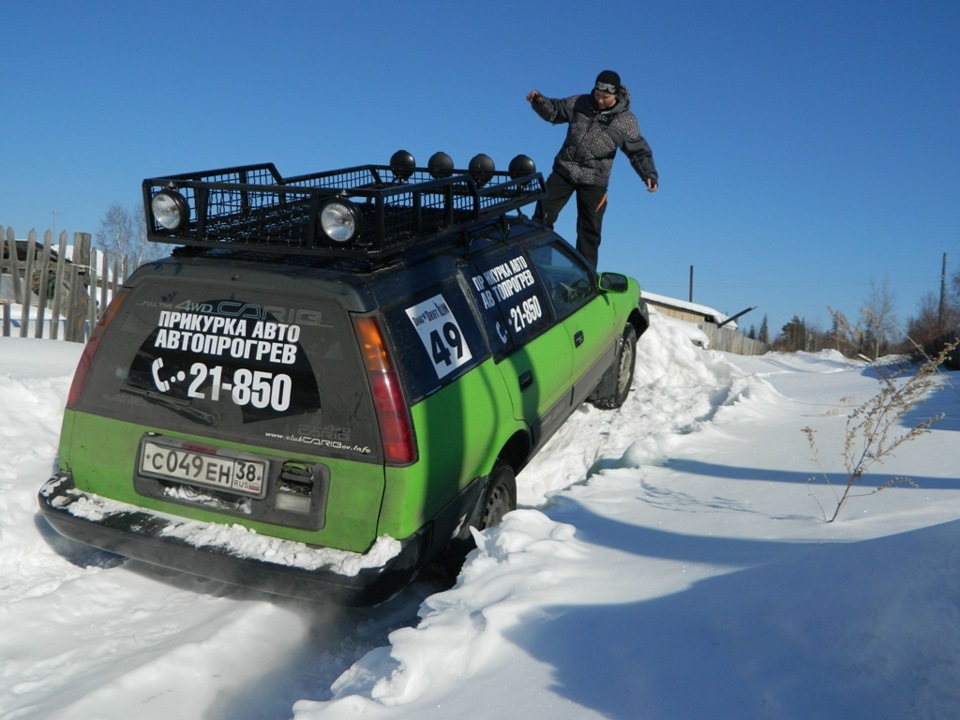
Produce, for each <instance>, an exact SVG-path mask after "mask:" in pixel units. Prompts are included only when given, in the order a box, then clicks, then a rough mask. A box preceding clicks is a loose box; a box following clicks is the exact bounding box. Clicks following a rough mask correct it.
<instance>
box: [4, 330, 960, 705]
mask: <svg viewBox="0 0 960 720" xmlns="http://www.w3.org/2000/svg"><path fill="white" fill-rule="evenodd" d="M688 328H689V326H685V325H683V324H682V323H677V322H673V321H669V320H667V319H666V318H664V317H663V316H659V315H657V316H654V322H653V325H652V327H651V329H650V331H649V332H648V333H647V334H646V335H645V336H644V337H643V338H641V341H640V345H639V358H638V364H637V376H636V381H635V384H634V392H633V393H632V394H631V397H630V398H629V400H628V401H627V404H626V405H625V406H624V407H623V408H622V409H621V410H620V411H619V412H612V413H610V412H601V411H598V410H595V409H593V408H586V407H585V408H582V409H581V410H580V411H578V412H577V413H576V414H575V415H574V417H573V418H572V419H571V420H570V422H568V423H567V424H566V426H565V427H564V428H563V429H562V430H561V432H560V433H559V434H558V435H557V436H556V437H555V438H554V439H553V440H552V441H551V444H550V447H549V448H548V449H547V450H546V451H545V452H543V453H542V454H541V455H540V456H539V457H538V458H537V459H536V460H535V461H534V462H533V463H532V464H531V465H530V466H529V467H528V468H527V469H526V470H525V471H524V472H523V473H522V474H521V475H520V477H519V484H520V502H521V505H522V507H521V509H519V510H518V511H516V512H515V513H512V514H511V515H509V516H508V517H507V518H506V520H505V522H504V523H503V525H502V526H501V527H500V528H497V529H493V530H491V531H488V532H486V533H484V534H483V536H482V537H480V538H479V541H480V547H479V549H478V550H476V551H474V553H473V554H472V555H471V556H470V558H469V559H468V561H467V563H466V565H465V567H464V569H463V572H462V573H461V575H460V578H459V579H458V581H457V583H456V585H455V586H454V587H452V588H450V589H446V590H444V589H443V588H440V587H439V586H437V585H434V584H431V583H430V582H427V581H422V582H419V583H416V584H415V585H414V586H412V587H411V588H410V589H409V590H408V591H406V592H404V593H403V594H402V595H400V596H399V597H397V598H395V599H394V600H392V601H390V602H389V603H387V604H386V605H385V606H382V607H379V608H372V609H344V608H336V607H324V606H319V605H311V604H309V603H303V602H298V601H293V600H286V599H280V598H272V597H268V596H263V595H260V594H258V593H256V592H253V591H250V590H241V589H236V588H232V587H229V586H225V585H222V584H219V583H214V582H211V581H205V580H201V579H197V578H192V577H187V576H181V575H176V574H173V573H169V572H165V571H159V570H156V569H153V568H150V567H148V566H146V565H143V564H140V563H135V562H129V561H123V560H121V559H118V558H116V557H114V556H111V555H108V554H106V553H102V552H100V551H97V550H93V549H90V548H85V547H82V546H79V545H76V544H72V543H69V542H67V541H65V540H62V539H60V538H58V537H57V536H56V535H55V534H54V533H53V532H52V531H50V530H49V529H48V528H47V526H46V524H45V522H44V521H43V520H42V519H41V518H40V517H39V515H38V511H37V505H36V499H35V494H36V492H37V489H38V488H39V486H40V484H41V483H42V481H43V480H45V479H46V478H47V477H48V476H49V474H50V472H51V470H52V468H53V466H54V463H55V455H56V445H57V438H58V433H59V423H60V417H61V413H62V409H63V403H64V400H65V396H66V392H67V389H68V386H69V382H70V376H71V375H72V371H73V367H74V365H75V363H76V360H77V358H78V357H79V353H80V347H79V346H78V345H74V344H69V343H64V342H54V341H44V340H30V339H19V338H17V339H12V338H11V339H2V338H0V717H2V718H4V719H5V720H7V719H9V720H12V719H13V718H18V719H23V718H30V719H36V720H39V719H43V720H52V719H63V718H71V719H73V718H76V719H83V720H90V719H93V718H104V719H111V718H116V719H120V718H124V719H129V718H138V719H139V720H149V719H151V718H158V719H159V718H164V719H166V718H170V717H176V718H183V719H184V720H189V719H191V718H204V719H205V720H220V719H223V720H263V719H265V718H295V719H296V720H341V719H347V718H360V717H362V718H365V719H379V718H385V719H389V720H399V719H407V718H410V719H412V718H417V720H434V719H436V720H441V719H443V720H449V719H450V718H462V719H465V720H489V718H491V717H497V718H504V719H512V718H524V719H526V718H546V717H549V718H552V719H554V720H564V719H569V720H574V719H576V720H583V719H589V718H616V719H621V718H622V719H624V720H636V719H640V720H646V719H656V720H690V719H691V718H737V719H738V720H748V719H752V718H756V719H757V720H760V719H761V718H762V719H764V720H766V719H770V718H791V719H795V720H810V719H811V718H850V717H863V718H871V719H872V720H877V719H883V718H891V719H893V718H896V719H897V720H902V718H908V717H909V718H946V717H955V715H956V712H957V708H958V707H960V683H958V682H957V679H958V678H960V543H958V540H960V523H958V522H957V520H956V518H958V517H960V479H958V478H960V462H958V453H957V449H958V439H960V434H958V433H960V390H958V388H957V387H956V386H957V385H958V383H957V380H958V377H960V376H958V375H957V374H955V373H954V374H947V375H945V376H944V378H943V383H942V386H941V387H940V389H938V390H936V391H934V392H933V393H932V394H931V395H930V396H929V397H928V399H927V400H926V401H925V402H924V404H923V405H922V406H921V407H919V408H918V409H917V410H916V411H915V412H913V413H911V414H910V415H909V418H910V420H911V422H918V421H919V420H920V419H922V418H923V417H926V416H928V415H933V414H936V413H939V412H945V413H946V417H945V418H944V419H943V420H941V421H940V422H939V423H937V424H936V425H935V426H934V430H933V431H932V432H931V433H929V434H927V435H924V436H922V437H920V438H919V439H917V440H915V441H914V442H911V443H908V444H906V445H903V446H901V448H900V449H899V450H898V451H897V452H896V454H895V456H894V457H892V458H889V459H888V460H887V461H886V462H885V463H884V464H881V465H875V466H874V467H873V468H871V471H870V473H869V474H868V475H867V476H866V477H865V478H864V480H863V486H864V487H863V489H864V490H869V489H870V488H873V487H876V486H878V485H880V484H882V483H884V482H886V481H888V480H890V479H892V478H894V477H896V476H901V475H903V476H908V477H910V478H912V479H913V481H915V482H916V484H917V485H918V486H919V487H917V488H913V487H909V486H905V485H903V486H896V487H891V488H888V489H884V490H883V491H881V492H879V493H876V494H871V495H867V496H862V497H856V498H853V499H851V500H849V501H848V504H847V505H846V506H845V507H844V509H843V511H842V513H841V515H840V519H839V520H838V521H837V522H834V523H826V522H824V517H823V515H824V512H825V511H832V508H833V507H834V506H835V504H836V497H835V495H834V491H833V489H831V488H830V487H828V486H827V485H826V483H825V481H824V479H823V477H822V475H820V471H819V468H818V466H817V463H816V462H814V460H813V458H812V453H811V450H810V447H809V445H808V444H807V440H806V438H805V436H804V434H803V432H801V429H802V428H804V427H806V426H809V427H811V428H813V429H814V430H816V438H817V444H818V454H819V460H820V464H821V465H822V466H823V467H824V468H825V470H826V471H827V472H828V473H829V474H830V476H831V479H832V480H833V481H834V483H835V484H836V483H842V482H843V475H842V471H843V462H842V449H843V443H844V427H845V423H846V418H847V415H848V414H849V412H850V411H851V410H852V409H854V408H855V407H856V406H857V405H859V404H860V403H861V402H863V401H864V400H865V399H867V398H869V397H872V396H873V395H875V394H876V393H877V392H878V389H879V384H878V381H877V379H876V372H875V371H874V370H873V369H871V368H868V367H866V366H865V365H863V364H862V363H858V362H852V361H849V360H845V359H843V358H842V357H840V356H839V355H836V354H833V353H830V352H824V353H821V354H817V355H809V354H802V353H801V354H793V355H781V354H770V355H766V356H763V357H753V358H744V357H735V356H731V355H725V354H720V353H715V352H712V351H703V350H700V349H697V348H695V347H694V345H693V343H691V342H690V330H689V329H688ZM898 430H899V431H903V430H904V428H899V429H898ZM811 478H812V480H811Z"/></svg>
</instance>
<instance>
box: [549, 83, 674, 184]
mask: <svg viewBox="0 0 960 720" xmlns="http://www.w3.org/2000/svg"><path fill="white" fill-rule="evenodd" d="M540 99H541V100H542V102H534V103H533V109H534V110H535V111H536V112H537V114H538V115H539V116H540V117H542V118H543V119H544V120H546V121H547V122H551V123H553V124H554V125H559V124H560V123H568V124H569V128H568V129H567V138H566V140H565V141H564V143H563V147H561V148H560V152H559V153H557V157H556V158H555V159H554V161H553V171H554V172H556V173H558V174H559V175H560V176H561V177H563V178H565V179H566V180H567V181H569V182H571V183H573V184H575V185H599V186H601V187H606V186H607V184H608V183H609V181H610V170H611V169H612V168H613V158H614V156H615V155H616V153H617V148H620V149H621V150H622V151H623V153H624V154H625V155H626V156H627V157H628V158H629V159H630V164H631V165H632V166H633V169H634V170H636V171H637V174H638V175H639V176H640V179H641V180H644V181H646V180H647V178H651V179H653V180H654V182H657V168H656V166H655V165H654V164H653V152H652V151H651V150H650V145H648V144H647V141H646V140H645V139H644V138H643V136H642V135H641V134H640V125H639V124H638V123H637V117H636V115H634V114H633V113H632V112H631V111H630V93H629V92H628V91H627V89H626V88H625V87H621V89H620V93H618V95H617V104H616V105H614V106H613V107H612V108H610V109H609V110H600V109H598V108H597V105H596V103H594V101H593V94H592V93H589V94H587V95H574V96H573V97H568V98H564V99H554V98H547V97H543V96H541V97H540Z"/></svg>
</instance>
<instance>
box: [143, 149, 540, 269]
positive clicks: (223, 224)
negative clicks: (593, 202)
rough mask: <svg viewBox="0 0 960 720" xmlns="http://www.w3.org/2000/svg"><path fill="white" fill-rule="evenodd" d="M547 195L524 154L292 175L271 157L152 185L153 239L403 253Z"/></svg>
mask: <svg viewBox="0 0 960 720" xmlns="http://www.w3.org/2000/svg"><path fill="white" fill-rule="evenodd" d="M544 194H545V185H544V181H543V176H542V175H541V174H540V173H538V172H536V168H535V166H534V164H533V161H532V160H530V158H528V157H526V156H523V155H519V156H517V157H516V158H514V160H513V161H512V162H511V163H510V172H508V173H504V172H497V171H496V170H495V169H494V167H493V161H492V160H490V158H489V157H488V156H486V155H477V156H476V157H474V158H473V160H471V163H470V169H469V170H455V169H454V168H453V161H452V160H450V158H449V156H447V155H446V154H445V153H437V154H435V155H434V156H433V157H431V159H430V164H429V166H428V167H427V168H421V167H416V164H415V162H414V159H413V156H412V155H410V154H409V153H406V152H404V151H400V152H398V153H396V154H395V155H394V156H393V158H391V162H390V165H389V166H387V165H363V166H358V167H352V168H345V169H341V170H331V171H327V172H320V173H314V174H310V175H298V176H295V177H290V178H284V177H282V176H281V175H280V173H279V172H277V169H276V167H275V166H274V165H273V164H272V163H265V164H260V165H244V166H240V167H233V168H226V169H222V170H211V171H206V172H198V173H185V174H181V175H170V176H167V177H161V178H154V179H147V180H144V181H143V201H144V208H145V211H146V219H147V237H148V239H149V240H151V241H153V242H163V243H174V244H177V245H189V246H194V247H206V248H229V249H231V250H255V251H260V252H263V251H269V252H280V253H293V254H301V255H328V256H339V257H344V256H347V257H370V258H379V257H383V256H387V255H393V254H395V253H398V252H401V251H403V250H404V249H406V248H408V247H411V246H412V245H416V244H419V243H423V242H427V241H429V240H431V239H434V238H436V237H438V236H440V235H444V234H447V233H450V232H452V231H455V230H459V229H464V228H467V227H469V226H470V225H471V224H472V223H475V222H477V221H478V220H481V219H486V218H493V217H496V216H502V215H504V214H505V213H507V212H509V211H511V210H514V209H518V208H520V207H522V206H524V205H527V204H529V203H531V202H535V201H536V200H538V199H540V198H541V197H542V196H543V195H544Z"/></svg>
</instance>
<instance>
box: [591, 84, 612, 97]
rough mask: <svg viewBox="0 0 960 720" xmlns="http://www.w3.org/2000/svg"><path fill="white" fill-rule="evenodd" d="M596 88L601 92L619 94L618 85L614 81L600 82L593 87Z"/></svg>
mask: <svg viewBox="0 0 960 720" xmlns="http://www.w3.org/2000/svg"><path fill="white" fill-rule="evenodd" d="M593 89H594V90H599V91H600V92H605V93H607V94H608V95H616V94H617V86H616V85H614V84H613V83H605V82H598V83H597V84H596V86H594V88H593Z"/></svg>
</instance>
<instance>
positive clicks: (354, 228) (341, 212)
mask: <svg viewBox="0 0 960 720" xmlns="http://www.w3.org/2000/svg"><path fill="white" fill-rule="evenodd" d="M320 229H321V230H323V234H324V235H326V236H327V237H328V238H329V239H330V240H332V241H333V242H335V243H348V242H351V241H353V240H355V239H356V237H357V235H358V234H359V232H360V211H359V210H358V209H357V206H356V205H354V204H353V203H352V202H350V201H349V200H344V199H341V198H336V199H334V200H330V201H329V202H328V203H327V204H326V205H324V206H323V207H322V208H320Z"/></svg>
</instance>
